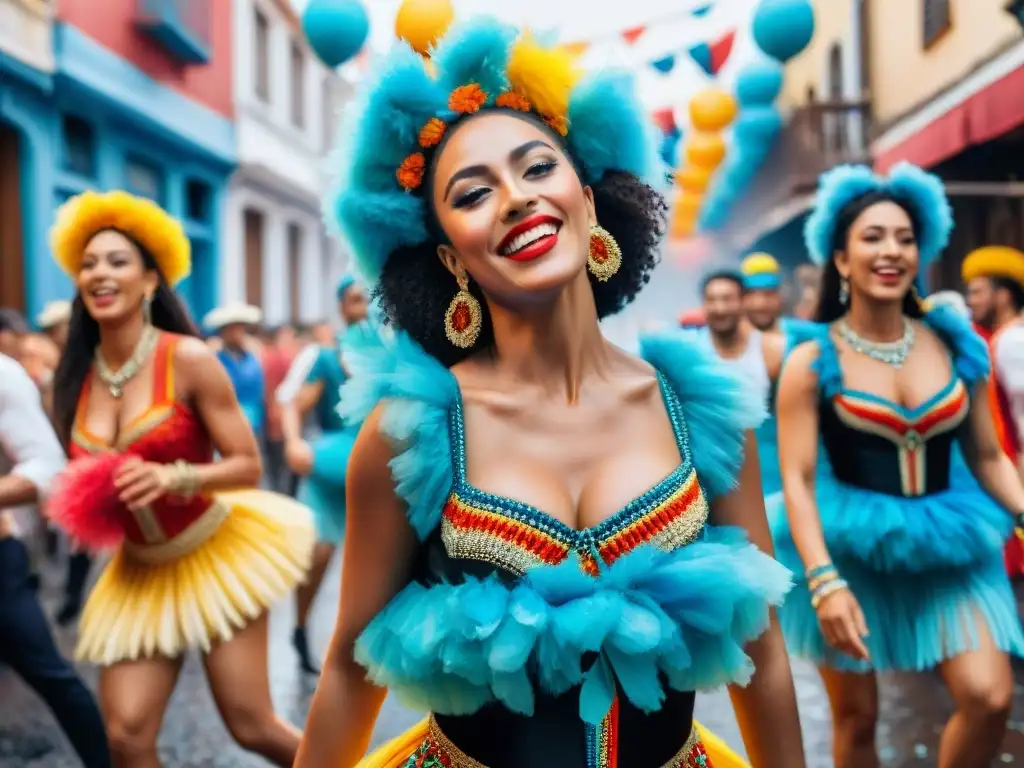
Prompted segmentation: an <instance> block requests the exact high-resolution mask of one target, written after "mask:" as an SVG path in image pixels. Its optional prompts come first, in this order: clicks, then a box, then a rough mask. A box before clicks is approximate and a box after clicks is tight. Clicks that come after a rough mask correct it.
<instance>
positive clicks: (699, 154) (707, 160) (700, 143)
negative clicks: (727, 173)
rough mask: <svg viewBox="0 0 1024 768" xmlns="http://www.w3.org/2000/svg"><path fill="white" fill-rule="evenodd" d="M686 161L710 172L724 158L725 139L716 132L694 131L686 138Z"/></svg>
mask: <svg viewBox="0 0 1024 768" xmlns="http://www.w3.org/2000/svg"><path fill="white" fill-rule="evenodd" d="M685 151H686V161H687V162H688V163H689V164H690V165H695V166H697V167H698V168H703V169H704V170H705V171H708V173H709V174H710V172H711V171H713V170H715V168H717V167H718V166H719V165H721V163H722V161H723V160H724V159H725V139H723V138H722V137H721V136H719V135H718V134H716V133H695V134H693V135H692V136H690V137H689V138H688V139H687V140H686V147H685Z"/></svg>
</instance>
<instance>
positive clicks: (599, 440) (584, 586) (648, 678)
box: [296, 20, 804, 768]
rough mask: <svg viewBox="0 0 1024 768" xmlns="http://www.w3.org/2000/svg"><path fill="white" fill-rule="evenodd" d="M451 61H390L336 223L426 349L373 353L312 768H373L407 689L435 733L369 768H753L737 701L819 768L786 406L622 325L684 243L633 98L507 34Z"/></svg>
mask: <svg viewBox="0 0 1024 768" xmlns="http://www.w3.org/2000/svg"><path fill="white" fill-rule="evenodd" d="M431 62H432V67H430V68H428V67H426V66H425V64H424V62H423V60H422V59H421V57H420V56H419V55H418V54H415V53H413V52H412V51H411V50H410V49H409V48H408V47H405V46H402V45H400V46H399V47H398V48H397V49H396V50H395V51H394V52H393V53H392V55H391V56H390V57H389V59H388V60H387V62H386V63H385V65H384V68H383V70H382V72H381V77H380V80H379V81H378V82H377V83H376V84H375V87H373V88H372V90H370V91H369V92H368V93H367V94H365V95H364V97H363V99H362V100H361V104H362V109H361V110H360V111H359V113H358V114H357V115H356V116H355V124H354V125H353V126H350V130H351V133H350V134H348V135H352V136H353V137H354V144H353V145H351V146H345V147H344V148H343V149H342V152H341V153H340V155H339V157H340V159H341V162H342V163H344V168H343V171H342V174H341V180H340V188H339V190H338V191H337V194H336V195H334V196H333V197H332V198H331V200H330V203H329V207H328V210H329V212H330V215H331V217H332V218H333V219H334V221H335V222H336V223H337V224H339V225H340V226H341V228H342V230H343V232H344V235H345V237H346V240H347V242H348V243H350V245H351V246H352V253H353V257H354V260H355V262H356V266H357V267H358V268H359V270H360V272H361V273H362V276H363V277H364V278H365V279H366V280H367V281H368V282H369V283H370V284H371V285H372V286H373V288H374V290H375V292H376V295H377V296H378V297H379V299H380V303H381V306H382V309H383V311H384V312H385V314H386V315H387V318H388V320H389V322H390V323H391V325H392V326H393V327H394V328H395V330H396V333H395V335H394V337H393V338H391V339H386V338H380V339H378V338H377V337H376V336H373V335H369V336H367V338H366V339H364V342H365V343H364V344H363V345H351V346H350V347H349V349H348V350H347V354H346V358H345V362H346V365H347V366H349V368H350V372H351V373H352V377H351V379H350V380H349V381H348V382H347V383H346V385H345V388H344V389H343V391H342V396H341V407H342V409H343V411H344V413H345V414H346V415H347V416H348V417H349V420H350V422H352V423H359V422H360V421H362V420H363V419H364V418H365V419H366V421H365V423H364V425H363V427H362V429H361V430H360V432H359V435H358V437H357V438H356V442H355V445H354V447H353V448H352V452H351V454H350V456H349V462H348V468H347V473H346V477H345V483H346V489H347V499H346V501H347V503H346V514H347V518H346V525H347V528H346V540H345V552H344V565H343V578H342V599H341V607H340V610H339V615H338V623H337V627H336V631H335V636H334V640H333V642H332V644H331V648H330V651H329V653H328V656H327V658H326V660H325V663H324V667H323V673H322V676H321V681H320V685H319V686H318V688H317V694H316V697H315V700H314V703H313V707H312V710H311V712H310V718H309V721H308V723H307V731H306V735H305V738H304V742H303V747H302V749H301V752H300V755H299V758H298V760H297V763H296V764H297V766H299V768H328V767H329V768H352V766H354V765H357V764H359V763H360V760H362V759H363V757H364V752H365V751H366V747H367V745H368V742H369V738H370V734H371V731H372V729H373V724H374V720H375V718H376V716H377V712H378V711H379V708H380V706H381V703H382V702H383V698H384V690H385V689H389V690H390V691H391V692H392V693H394V694H396V695H398V696H399V697H400V698H401V699H402V700H404V701H405V702H407V703H408V704H410V705H412V706H414V707H417V708H419V709H422V710H424V711H426V712H428V713H429V715H428V717H427V719H426V720H425V721H424V723H423V724H422V725H421V726H420V727H418V728H416V729H414V730H413V731H412V732H411V733H410V734H407V735H406V737H405V738H403V739H400V740H399V742H398V743H397V744H396V745H395V746H394V749H388V750H385V751H382V752H379V753H375V754H373V755H371V756H369V757H368V758H366V760H365V762H364V763H363V765H365V766H381V765H401V766H410V767H419V766H424V767H425V766H490V767H491V768H506V767H507V768H530V767H532V766H538V765H544V766H558V767H559V768H610V767H611V766H616V765H621V766H623V767H625V766H629V767H630V768H660V766H673V767H679V766H686V767H687V768H689V767H691V766H712V765H713V766H715V768H732V766H736V765H741V764H742V763H741V762H738V761H739V758H737V757H736V755H735V754H734V753H732V752H731V751H730V750H729V749H727V748H725V747H724V745H722V744H721V743H720V742H717V741H713V740H712V739H710V738H708V737H707V735H706V734H705V733H703V732H702V731H701V730H700V728H698V727H697V726H696V725H695V723H694V721H693V708H694V700H695V693H694V691H696V690H699V689H704V688H711V687H716V686H721V685H734V688H733V694H734V699H735V701H736V702H738V705H739V707H740V709H741V717H740V721H741V722H742V723H743V724H744V726H745V728H744V731H745V737H746V740H747V746H748V752H749V753H750V754H751V757H752V758H753V760H754V763H755V764H756V765H757V766H759V768H800V766H802V765H803V764H804V759H803V749H802V745H801V739H800V728H799V723H798V719H797V711H796V703H795V696H794V690H793V684H792V678H791V675H790V671H789V664H788V660H787V658H786V654H785V649H784V647H783V643H782V639H781V635H780V633H779V630H778V627H777V625H775V624H774V623H773V622H772V620H771V609H772V606H773V605H776V604H778V603H779V602H781V600H782V599H783V597H784V595H785V594H786V591H787V590H788V588H789V585H790V574H789V572H788V571H786V570H785V569H783V568H781V567H780V566H779V564H778V563H776V562H775V561H774V560H773V559H772V557H771V556H770V555H768V554H766V552H765V550H768V551H770V550H771V537H770V533H769V531H768V526H767V522H766V520H765V513H764V501H763V498H762V495H761V489H760V483H759V481H758V471H757V463H756V460H754V459H753V458H752V457H751V458H749V459H745V458H744V457H745V449H746V446H747V445H750V444H751V443H750V441H751V440H752V439H753V438H752V437H751V436H750V434H749V430H750V428H751V427H753V426H754V425H755V424H756V423H757V421H758V419H759V418H760V417H761V415H762V411H763V403H761V402H759V401H756V400H754V399H753V398H751V397H750V396H749V395H748V394H747V393H746V391H745V388H744V385H743V382H742V381H741V380H740V379H739V378H738V377H735V376H734V375H733V374H731V373H730V372H729V371H727V370H725V369H724V368H723V367H722V366H721V365H720V364H719V363H718V362H717V361H716V360H715V359H713V357H712V356H711V355H710V354H709V353H707V352H705V351H704V348H703V347H698V346H697V345H696V344H693V343H691V342H690V341H689V340H687V339H686V338H684V337H682V336H681V334H679V333H678V331H669V332H667V333H664V334H662V335H651V336H647V337H645V338H644V339H643V343H642V352H643V359H641V358H640V357H634V356H632V355H629V354H627V353H625V352H623V351H622V350H619V349H617V348H616V347H614V346H613V345H612V344H611V343H610V342H608V341H607V340H606V339H605V338H604V337H603V336H602V334H601V329H600V326H599V323H598V321H599V319H600V318H601V317H605V316H608V315H611V314H613V313H614V312H616V311H618V310H619V309H621V308H622V307H624V306H625V305H627V304H628V303H629V302H631V301H632V300H633V299H634V298H635V297H636V295H637V294H638V293H639V291H640V289H641V288H642V287H643V285H644V284H645V283H646V282H647V280H648V278H649V276H650V273H651V270H652V269H653V267H654V265H655V263H656V262H657V260H658V257H659V255H660V252H661V247H662V235H663V234H664V232H665V227H666V213H667V211H666V206H665V203H664V200H663V198H662V196H661V195H660V194H659V193H658V191H657V190H656V189H655V187H654V186H652V185H659V184H660V183H662V182H663V181H664V175H663V174H662V173H661V169H660V167H659V165H658V163H657V157H658V156H657V152H656V151H655V148H654V146H653V143H652V142H651V141H650V138H651V134H650V132H649V131H648V128H649V126H648V123H647V120H648V117H647V114H646V111H645V110H644V109H643V108H642V106H641V105H640V104H639V102H638V101H637V99H636V97H635V90H634V88H633V85H632V82H631V80H630V78H629V77H628V76H626V75H623V74H620V73H603V74H601V75H598V76H592V77H584V78H581V77H580V76H579V75H578V73H577V72H576V70H575V64H574V61H573V58H572V57H571V56H570V55H569V54H567V53H565V52H564V51H561V50H559V49H551V48H547V47H544V46H542V45H540V44H538V43H537V42H535V41H533V40H532V39H531V38H530V37H529V35H520V34H519V33H518V32H517V31H516V30H514V29H512V28H510V27H507V26H505V25H503V24H500V23H498V22H495V21H490V20H479V21H476V22H472V23H467V24H465V25H464V26H462V27H461V28H458V29H453V30H452V31H451V32H450V33H449V35H448V36H447V37H446V38H445V39H444V40H442V41H441V43H440V44H439V45H438V47H437V50H436V51H435V52H434V53H433V54H432V57H431ZM759 547H760V548H759ZM748 654H749V655H748ZM755 665H757V668H758V674H757V675H756V676H755V677H753V679H751V675H752V673H753V670H754V667H755ZM748 683H749V685H747V684H748ZM744 686H746V687H744Z"/></svg>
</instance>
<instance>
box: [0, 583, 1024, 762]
mask: <svg viewBox="0 0 1024 768" xmlns="http://www.w3.org/2000/svg"><path fill="white" fill-rule="evenodd" d="M59 578H60V574H59V573H58V572H57V571H56V570H53V571H50V572H48V573H47V574H46V582H47V587H46V589H45V592H44V594H46V595H47V597H48V598H49V599H48V601H47V607H48V608H50V609H52V608H53V605H52V600H53V596H54V593H55V592H56V588H55V586H56V584H57V583H58V581H59ZM337 584H338V578H337V564H335V567H334V572H333V573H332V574H330V575H329V576H328V579H327V581H326V582H325V587H324V590H323V593H322V594H321V596H320V599H319V604H318V606H317V613H316V617H315V620H314V623H313V626H312V627H311V631H312V632H313V635H314V638H315V640H314V642H315V648H316V651H317V653H318V654H319V653H322V652H323V649H324V648H325V647H326V645H327V642H328V639H329V637H330V633H331V629H332V626H333V621H334V610H335V606H336V600H337ZM292 621H293V619H292V608H291V606H290V605H282V606H281V607H280V608H279V609H278V610H277V611H276V612H275V613H274V615H273V617H272V621H271V627H272V637H273V639H272V647H271V678H272V685H273V692H274V700H275V703H276V705H277V708H278V711H279V712H280V713H281V714H282V715H283V716H284V717H286V718H288V719H289V720H291V721H292V722H294V723H297V724H301V723H302V722H303V721H304V720H305V717H306V713H307V710H308V707H309V701H310V698H311V696H312V693H313V688H314V685H315V681H313V680H311V679H309V678H303V677H302V676H301V675H300V674H299V673H298V670H297V667H296V663H295V657H294V654H293V652H292V649H291V647H290V644H289V638H290V631H291V627H292ZM58 638H59V640H60V643H61V646H62V648H63V649H64V650H65V652H66V653H68V654H70V652H71V649H72V647H73V640H74V638H73V632H70V631H69V632H62V631H58ZM83 673H84V675H85V676H86V679H87V680H88V681H89V682H90V684H93V683H95V679H96V675H95V672H94V670H92V669H85V670H83ZM796 674H797V687H798V690H799V695H800V712H801V715H802V721H803V732H804V738H805V740H806V742H807V747H808V754H809V755H810V760H809V766H811V768H829V766H831V765H832V759H831V757H830V748H829V741H830V726H829V711H828V703H827V700H826V698H825V694H824V691H823V690H822V688H821V685H820V684H819V682H818V679H817V676H816V674H815V672H814V670H813V669H810V668H807V667H805V666H798V667H797V670H796ZM950 711H951V705H950V701H949V697H948V696H947V695H946V693H945V691H944V689H943V687H942V685H941V683H940V681H939V680H938V678H937V677H935V676H932V675H921V676H906V677H904V676H901V677H887V678H885V679H884V680H883V687H882V724H881V726H880V733H879V737H880V744H881V750H882V757H883V765H885V766H886V768H897V767H899V768H903V767H904V766H906V767H907V768H911V767H915V766H922V767H924V766H934V765H935V750H936V748H937V745H938V738H939V732H940V729H941V727H942V724H943V723H944V721H945V719H946V717H948V715H949V712H950ZM697 713H698V717H699V718H700V720H701V721H702V722H703V723H704V724H705V725H707V726H709V727H710V728H711V729H712V730H714V731H716V732H718V733H719V734H720V735H721V736H723V737H724V738H725V739H726V740H727V741H728V742H729V743H730V744H732V745H734V746H738V745H740V738H739V731H738V729H737V726H736V721H735V718H734V717H733V714H732V709H731V706H730V704H729V699H728V696H727V695H726V694H725V693H724V692H723V693H720V694H715V695H705V696H701V697H700V698H699V699H698V703H697ZM418 719H419V715H418V714H416V713H413V712H409V711H408V710H404V709H403V708H401V707H400V706H399V705H397V704H395V703H394V702H392V701H391V700H389V701H388V703H387V704H386V705H385V710H384V712H383V714H382V717H381V719H380V721H379V723H378V726H377V731H376V733H375V735H374V743H375V744H377V743H380V742H381V741H384V740H386V739H388V738H391V737H392V736H394V735H396V734H397V733H399V732H401V731H402V730H403V729H405V728H407V727H409V726H410V725H412V724H413V723H415V722H416V721H417V720H418ZM186 737H187V738H186ZM160 750H161V756H162V758H163V760H164V763H165V766H166V768H249V766H252V767H253V768H256V767H257V766H262V765H265V763H263V762H262V761H261V760H259V759H257V758H254V757H250V756H248V755H246V754H245V753H244V752H242V751H241V750H239V749H238V748H237V747H235V746H234V744H232V742H231V739H230V737H229V736H228V734H227V732H226V731H225V729H224V726H223V725H222V723H221V721H220V718H219V716H218V714H217V711H216V709H215V708H214V705H213V701H212V699H211V697H210V694H209V692H208V690H207V686H206V682H205V679H204V677H203V672H202V668H201V666H200V665H199V664H198V663H197V660H196V659H190V660H189V662H188V663H187V664H186V665H185V668H184V670H183V672H182V676H181V679H180V681H179V684H178V688H177V690H176V692H175V694H174V697H173V699H172V701H171V705H170V708H169V710H168V714H167V720H166V722H165V724H164V730H163V733H162V734H161V739H160ZM999 763H1000V764H1006V765H1020V766H1024V668H1019V669H1018V670H1017V687H1016V697H1015V706H1014V720H1013V722H1012V723H1011V730H1010V733H1009V734H1008V735H1007V738H1006V741H1005V743H1004V745H1003V752H1002V754H1001V756H1000V758H999ZM76 765H77V762H76V760H75V759H74V757H73V756H72V754H71V752H70V750H69V748H68V747H67V746H66V745H65V743H64V741H63V738H62V736H61V734H60V732H59V731H58V730H57V728H56V726H55V725H54V724H53V721H52V719H51V718H50V715H49V713H48V712H47V711H46V709H45V708H44V707H43V706H42V705H41V704H40V703H39V702H38V701H37V700H36V699H35V697H34V695H33V694H32V693H31V692H29V691H27V690H26V689H25V688H24V687H23V686H22V684H21V682H20V681H19V680H17V679H16V678H15V677H14V676H13V675H12V674H11V673H10V672H9V671H8V670H6V669H0V766H2V768H71V767H72V766H76Z"/></svg>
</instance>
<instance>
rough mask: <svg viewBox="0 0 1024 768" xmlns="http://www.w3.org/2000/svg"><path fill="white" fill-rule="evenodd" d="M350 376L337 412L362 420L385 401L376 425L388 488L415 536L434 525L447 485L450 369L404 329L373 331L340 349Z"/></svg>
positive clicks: (453, 388) (454, 392)
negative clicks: (386, 448)
mask: <svg viewBox="0 0 1024 768" xmlns="http://www.w3.org/2000/svg"><path fill="white" fill-rule="evenodd" d="M345 362H346V364H347V365H348V367H349V371H350V373H351V374H352V377H351V378H350V379H349V380H348V381H347V382H345V384H344V386H343V387H342V388H341V406H340V410H341V415H342V416H343V417H344V418H345V421H346V423H349V424H362V422H363V421H365V420H366V418H367V417H368V416H369V415H370V413H371V412H372V411H373V410H374V408H376V407H377V406H378V405H379V404H380V403H382V402H383V403H385V406H384V413H383V415H382V418H381V422H380V425H381V430H382V432H383V433H384V434H385V435H386V436H387V437H388V439H389V440H391V442H392V444H393V445H394V446H395V449H396V450H397V451H398V453H397V455H396V456H395V457H394V458H393V459H392V460H391V475H392V477H393V478H394V481H395V491H396V493H397V494H398V495H399V497H401V498H402V499H403V500H404V501H405V503H406V504H407V505H408V512H407V514H408V518H409V523H410V525H412V527H413V529H414V530H415V531H416V534H417V536H419V537H420V539H425V538H426V537H427V536H429V535H430V533H431V532H432V531H433V530H434V529H435V528H436V527H437V525H438V523H439V521H440V519H441V510H442V509H443V507H444V503H445V500H446V499H447V498H448V494H449V493H450V492H451V488H452V461H451V455H452V446H451V435H450V434H449V428H448V412H449V409H450V408H451V407H452V405H453V403H454V402H455V400H456V398H457V397H458V384H457V383H456V381H455V377H454V376H452V374H451V372H450V371H449V370H448V369H447V368H445V367H444V366H443V365H441V364H440V363H439V362H438V361H437V360H436V359H434V358H433V357H431V356H430V355H428V354H427V353H426V352H425V351H424V350H423V348H422V347H420V346H419V345H418V344H417V343H416V342H415V341H413V340H412V339H411V338H410V337H409V336H408V335H406V334H404V333H396V334H393V335H388V334H378V335H376V336H370V337H367V338H366V339H364V341H363V343H361V344H359V345H353V346H350V347H348V348H347V349H346V355H345Z"/></svg>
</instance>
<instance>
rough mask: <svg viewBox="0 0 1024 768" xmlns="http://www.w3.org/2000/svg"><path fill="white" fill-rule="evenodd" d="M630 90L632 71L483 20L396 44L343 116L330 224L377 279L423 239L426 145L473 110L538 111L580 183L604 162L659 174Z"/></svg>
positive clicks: (652, 178)
mask: <svg viewBox="0 0 1024 768" xmlns="http://www.w3.org/2000/svg"><path fill="white" fill-rule="evenodd" d="M636 92H637V89H636V88H635V87H634V83H633V81H632V78H631V76H629V75H628V74H624V73H618V72H611V71H605V72H602V73H596V74H593V75H583V74H582V73H580V72H579V70H578V69H577V67H576V64H575V60H574V58H573V56H572V54H571V53H570V52H569V51H567V50H565V49H563V48H558V47H546V46H544V45H543V44H542V43H541V42H539V41H538V40H537V39H534V38H532V37H530V36H529V35H528V34H520V33H519V32H518V31H517V30H515V29H514V28H512V27H510V26H508V25H505V24H502V23H500V22H498V21H496V20H493V19H489V18H481V19H476V20H473V21H471V22H467V23H464V24H462V25H459V26H456V27H454V28H453V29H452V30H451V31H450V32H449V33H448V34H447V35H446V36H445V38H444V39H443V40H441V42H440V43H439V44H438V46H437V48H436V50H435V51H433V54H432V56H431V58H430V59H429V60H426V59H424V58H423V57H421V56H420V55H418V54H417V53H415V52H414V51H413V50H412V48H410V47H409V46H408V45H407V44H405V43H402V42H400V43H398V44H397V45H396V47H395V48H394V50H393V51H392V52H391V53H390V54H389V55H388V56H387V57H386V58H385V59H384V60H383V61H382V62H381V63H380V64H379V66H378V68H377V71H376V72H375V74H374V75H373V76H371V77H370V78H369V81H368V83H367V85H366V86H365V87H364V90H363V92H362V93H361V94H360V96H359V97H358V98H357V99H356V100H355V102H354V103H353V106H352V109H351V111H350V112H349V114H348V115H347V116H346V119H345V121H344V122H343V128H342V138H341V140H340V142H339V144H338V147H337V151H336V156H335V160H334V167H335V168H336V169H337V176H336V179H335V183H334V186H333V189H332V191H331V192H330V193H329V194H328V196H327V199H326V201H325V204H324V215H325V219H326V221H327V224H328V226H329V227H330V228H331V230H332V231H333V232H334V233H335V234H336V235H338V236H340V237H341V238H342V240H343V241H345V242H346V243H347V244H348V246H349V249H350V251H351V253H352V256H353V261H354V263H355V266H356V268H357V270H358V272H359V273H360V275H361V276H362V277H363V278H364V279H365V280H366V282H367V283H369V284H370V285H371V286H373V285H374V284H375V283H376V282H377V281H378V280H379V278H380V274H381V271H382V270H383V268H384V264H385V263H386V262H387V260H388V258H389V257H390V255H391V254H392V253H393V252H394V251H395V250H397V249H399V248H402V247H409V246H415V245H419V244H421V243H424V242H427V241H428V240H429V238H430V234H429V232H428V226H427V214H428V209H427V202H426V200H425V199H424V197H423V195H422V194H421V193H420V190H419V185H420V183H421V182H422V180H423V175H424V171H425V169H426V167H427V166H428V165H429V152H430V151H431V149H432V148H433V147H434V146H436V145H437V144H438V143H440V141H441V140H442V138H443V136H444V135H445V131H447V130H448V128H449V127H450V125H451V124H452V123H454V122H455V121H457V120H459V119H460V118H461V117H462V116H464V115H466V114H472V113H474V112H476V111H478V110H480V109H492V108H504V109H512V110H520V111H529V112H531V113H533V114H535V115H537V116H538V117H540V118H541V119H543V120H544V121H545V122H546V123H547V124H548V125H549V126H551V127H552V129H553V130H555V131H556V132H557V133H558V134H560V135H561V136H563V139H564V144H565V147H566V149H567V151H568V152H569V154H570V155H571V156H572V158H573V160H574V161H575V162H576V163H577V166H578V167H579V168H580V170H581V173H582V175H583V182H584V183H585V184H591V183H594V182H597V181H599V180H600V179H601V177H603V176H604V174H605V173H606V172H608V171H611V170H615V171H623V172H627V173H632V174H634V175H636V176H638V177H640V178H642V179H643V180H644V181H647V182H648V183H650V184H652V185H657V184H661V183H663V181H664V178H665V177H664V172H663V168H662V167H661V161H660V158H659V156H658V144H657V141H656V140H655V128H654V126H653V124H652V122H651V121H650V120H649V118H648V115H647V112H646V110H644V108H643V107H642V106H641V104H640V101H639V99H638V98H637V93H636Z"/></svg>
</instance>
